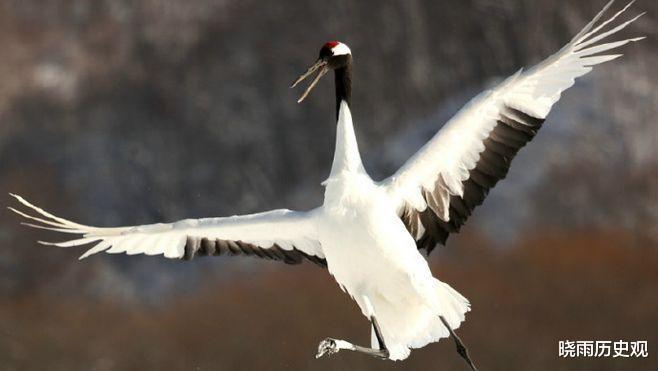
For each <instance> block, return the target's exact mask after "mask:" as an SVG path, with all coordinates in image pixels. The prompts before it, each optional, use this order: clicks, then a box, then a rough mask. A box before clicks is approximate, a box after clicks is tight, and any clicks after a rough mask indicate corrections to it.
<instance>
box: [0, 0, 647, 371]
mask: <svg viewBox="0 0 658 371" xmlns="http://www.w3.org/2000/svg"><path fill="white" fill-rule="evenodd" d="M611 5H612V2H610V3H608V4H607V5H606V6H605V7H604V9H603V10H602V11H601V12H600V13H599V14H598V15H597V16H596V17H595V18H594V19H593V20H592V21H591V22H590V23H589V24H587V25H586V26H585V28H584V29H583V30H582V31H580V33H578V34H577V35H576V36H575V37H574V38H573V39H572V40H571V42H569V43H568V44H567V45H566V46H565V47H564V48H562V49H561V50H560V51H559V52H557V53H556V54H554V55H552V56H551V57H549V58H548V59H546V60H544V61H543V62H542V63H540V64H539V65H537V66H535V67H534V68H531V69H529V70H527V71H523V70H521V71H519V72H517V73H515V74H514V75H513V76H511V77H509V78H508V79H507V80H505V81H504V82H502V83H501V84H500V85H498V86H497V87H495V88H494V89H492V90H488V91H485V92H483V93H481V94H480V95H478V96H477V97H475V98H474V99H473V100H472V101H471V102H470V103H468V104H467V105H466V106H465V107H464V108H463V109H462V110H461V111H460V112H459V113H457V115H456V116H455V117H453V118H452V119H451V120H450V121H449V122H448V123H446V124H445V125H444V126H443V128H441V130H440V131H439V132H438V133H437V134H436V135H435V136H434V137H433V138H432V139H431V140H430V141H429V142H428V143H427V144H426V145H425V146H424V147H423V148H421V149H420V150H419V151H418V152H417V153H416V154H415V155H414V156H413V157H412V158H411V159H409V160H408V161H407V162H406V163H405V164H404V166H402V168H400V169H399V170H398V171H397V172H396V173H395V174H394V175H393V176H391V177H390V178H388V179H386V180H384V181H381V182H377V181H374V180H372V179H371V178H370V176H369V175H368V174H367V173H366V171H365V170H364V167H363V165H362V162H361V157H360V154H359V149H358V146H357V141H356V137H355V135H354V128H353V124H352V113H351V108H352V106H351V88H352V53H351V51H350V48H349V47H348V46H347V45H345V44H344V43H341V42H336V41H332V42H328V43H326V44H324V46H323V47H322V48H321V50H320V56H319V58H318V59H317V61H316V63H315V64H314V65H313V66H312V67H310V68H309V69H308V71H307V72H306V73H304V74H303V75H302V76H301V77H300V78H299V79H297V81H295V83H294V84H293V85H292V87H294V86H295V85H297V84H298V83H299V82H300V81H302V80H304V79H305V78H307V77H308V76H310V75H311V74H313V73H314V72H317V76H316V77H315V79H314V80H313V81H312V83H311V84H310V86H309V87H308V88H307V89H306V91H305V92H304V94H303V95H302V96H301V98H300V99H299V102H301V101H302V100H303V99H304V98H306V96H307V95H308V93H309V92H310V91H311V89H313V87H314V86H315V85H316V84H317V83H318V81H319V80H320V78H321V77H322V76H324V75H325V74H326V73H328V72H329V71H331V70H333V71H334V73H335V86H336V112H337V117H338V120H337V133H336V149H335V154H334V159H333V165H332V168H331V174H330V175H329V178H328V179H327V180H326V181H325V182H324V183H323V185H324V186H325V195H324V203H323V204H322V206H320V207H318V208H316V209H313V210H311V211H307V212H300V211H290V210H273V211H267V212H263V213H258V214H251V215H242V216H230V217H223V218H207V219H197V220H193V219H186V220H181V221H178V222H175V223H169V224H152V225H142V226H133V227H118V228H101V227H92V226H87V225H83V224H78V223H74V222H72V221H69V220H67V219H63V218H60V217H57V216H55V215H53V214H50V213H48V212H46V211H45V210H42V209H40V208H38V207H36V206H34V205H32V204H31V203H29V202H28V201H26V200H25V199H23V198H22V197H20V196H17V195H12V196H14V197H15V198H16V199H17V200H18V201H19V202H20V203H21V204H23V205H24V206H26V207H27V208H29V209H31V210H32V211H33V212H36V214H37V216H34V215H30V214H27V213H25V212H23V211H19V210H16V209H14V208H10V209H11V210H13V211H15V212H16V213H18V214H20V215H21V216H23V217H25V218H27V219H28V220H29V221H30V222H28V223H24V224H26V225H29V226H31V227H35V228H43V229H48V230H53V231H57V232H62V233H71V234H77V235H82V237H80V238H76V239H72V240H68V241H65V242H57V243H49V242H41V243H43V244H46V245H54V246H60V247H72V246H80V245H86V244H91V245H92V246H91V248H90V249H88V250H87V251H86V252H85V253H84V254H83V255H82V256H81V257H80V258H81V259H82V258H85V257H88V256H89V255H92V254H96V253H99V252H107V253H110V254H113V253H123V252H125V253H126V254H128V255H134V254H146V255H159V254H164V256H165V257H167V258H173V259H191V258H192V257H194V256H197V255H221V254H228V255H239V254H244V255H253V256H257V257H260V258H265V259H274V260H282V261H283V262H285V263H289V264H297V263H300V262H301V261H302V260H304V259H307V260H310V261H312V262H314V263H316V264H318V265H320V266H323V267H326V268H327V269H328V270H329V273H331V274H332V275H333V276H334V278H335V279H336V281H337V282H338V284H339V285H340V287H341V288H342V289H343V290H344V291H346V292H348V293H349V294H350V295H351V297H352V298H353V299H354V300H355V301H356V302H357V304H358V305H359V307H360V309H361V311H362V313H363V315H364V316H366V317H367V318H368V319H369V320H370V322H371V329H372V331H371V333H372V336H371V339H372V340H371V343H372V344H371V348H367V347H362V346H357V345H353V344H351V343H349V342H347V341H344V340H336V339H330V338H327V339H325V340H323V341H322V342H321V343H320V345H319V348H318V354H317V357H320V356H322V355H324V354H331V353H335V352H338V351H339V350H341V349H346V350H352V351H358V352H363V353H366V354H369V355H372V356H375V357H379V358H383V359H390V360H403V359H405V358H407V357H408V356H409V353H410V349H412V348H420V347H423V346H425V345H427V344H429V343H432V342H436V341H438V340H439V339H441V338H444V337H448V336H453V338H454V340H455V343H456V344H457V349H458V351H459V353H460V355H462V357H464V358H465V359H466V361H467V362H468V364H469V365H470V367H471V368H473V369H475V365H474V364H473V362H472V361H471V359H470V357H469V356H468V354H467V351H466V349H465V347H464V346H463V344H462V343H461V341H460V340H459V338H458V337H457V336H456V334H455V333H454V330H455V329H457V328H458V327H459V326H460V324H461V322H463V321H464V318H465V317H464V316H465V313H466V312H468V311H469V310H470V304H469V301H468V300H467V299H466V298H464V297H463V296H462V295H461V294H459V293H458V292H457V291H455V290H454V289H453V288H451V287H450V286H449V285H448V284H446V283H444V282H441V281H439V280H438V279H436V278H434V277H433V276H432V273H431V272H430V269H429V266H428V264H427V261H426V260H425V258H423V256H422V255H421V253H420V251H419V250H420V249H425V250H426V251H427V253H429V252H430V251H432V249H433V248H434V247H435V246H436V245H437V244H439V243H441V244H445V241H446V239H447V238H448V235H449V234H450V233H454V232H457V231H459V229H460V227H461V226H462V224H464V222H465V221H466V219H467V218H468V216H469V215H470V214H471V212H472V211H473V209H474V208H475V207H476V206H478V205H480V204H481V203H482V202H483V200H484V198H485V197H486V195H487V193H488V191H489V189H490V188H492V187H493V186H494V185H495V184H496V183H497V182H498V181H499V180H501V179H503V178H504V177H505V175H506V174H507V171H508V169H509V166H510V162H511V160H512V158H513V157H514V156H515V155H516V153H517V152H518V151H519V149H520V148H521V147H523V146H524V145H525V144H526V143H527V142H528V141H530V140H531V139H532V138H533V137H534V136H535V134H536V133H537V130H539V128H540V127H541V125H542V123H543V122H544V120H545V119H546V116H547V115H548V113H549V111H550V110H551V107H552V106H553V105H554V104H555V103H556V102H557V101H558V99H559V98H560V95H561V94H562V92H563V91H565V90H566V89H568V88H569V87H571V86H572V85H573V84H574V79H575V78H577V77H580V76H582V75H585V74H586V73H588V72H590V71H591V70H592V66H594V65H597V64H600V63H603V62H607V61H611V60H613V59H615V58H617V57H619V56H620V54H608V52H609V51H610V50H612V49H615V48H618V47H620V46H622V45H624V44H627V43H629V42H631V41H638V40H640V39H642V38H630V39H624V40H620V41H613V42H606V43H603V42H602V40H603V39H604V38H607V37H609V36H611V35H613V34H616V33H617V32H619V31H621V30H622V29H624V28H625V27H626V26H628V25H629V24H630V23H631V22H633V21H635V20H636V19H637V18H638V17H639V16H641V15H642V14H640V15H638V16H637V17H635V18H632V19H630V20H628V21H626V22H623V23H621V24H619V25H617V26H615V27H612V28H610V29H609V30H606V31H604V30H603V29H604V27H605V26H607V25H609V24H610V23H611V22H612V21H614V20H615V19H616V18H617V17H618V16H619V15H621V14H622V13H623V12H624V11H625V10H626V9H628V7H629V6H630V5H631V4H628V5H627V6H626V7H624V8H623V9H622V10H620V11H619V12H617V13H615V14H614V15H613V16H612V17H611V18H610V19H608V20H606V21H604V22H600V23H599V20H600V19H601V17H602V15H603V13H604V12H605V11H606V10H607V9H608V8H609V7H610V6H611Z"/></svg>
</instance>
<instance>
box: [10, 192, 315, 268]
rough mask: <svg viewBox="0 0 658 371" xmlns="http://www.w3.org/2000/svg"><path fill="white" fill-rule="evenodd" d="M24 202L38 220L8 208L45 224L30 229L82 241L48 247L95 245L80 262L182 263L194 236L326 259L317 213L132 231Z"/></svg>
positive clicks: (277, 212) (214, 220)
mask: <svg viewBox="0 0 658 371" xmlns="http://www.w3.org/2000/svg"><path fill="white" fill-rule="evenodd" d="M12 196H13V197H14V198H16V199H17V200H18V201H19V202H20V203H21V204H23V205H24V206H26V207H28V208H29V209H31V210H33V211H35V212H36V213H37V214H38V215H39V216H32V215H29V214H27V213H25V212H22V211H19V210H16V209H14V208H11V207H10V208H9V209H10V210H12V211H14V212H15V213H17V214H19V215H21V216H23V217H25V218H27V219H29V220H30V221H33V222H37V223H40V224H33V223H24V224H25V225H28V226H30V227H36V228H40V229H47V230H52V231H57V232H64V233H74V234H80V235H82V237H80V238H76V239H72V240H67V241H63V242H54V243H53V242H43V241H39V242H40V243H42V244H44V245H51V246H59V247H74V246H81V245H87V244H94V246H92V247H91V248H90V249H89V250H87V251H86V252H85V253H84V254H83V255H82V256H81V257H80V259H84V258H86V257H88V256H89V255H93V254H96V253H99V252H103V251H105V252H106V253H109V254H118V253H124V252H125V253H127V254H128V255H135V254H146V255H160V254H163V255H164V256H165V257H167V258H172V259H180V258H183V257H184V256H185V246H186V243H187V241H188V239H189V238H196V239H208V240H224V241H231V243H233V244H234V245H235V243H234V242H233V241H239V242H240V243H246V244H251V245H254V246H258V247H260V248H263V249H270V248H272V247H273V246H274V245H277V246H279V247H280V248H281V249H283V250H286V251H292V250H293V249H296V250H298V251H301V252H302V253H304V254H306V255H309V256H312V257H317V258H319V259H324V255H323V253H322V247H321V246H320V243H319V242H318V240H317V237H316V236H317V233H316V228H315V219H314V218H315V214H314V212H313V211H310V212H296V211H290V210H272V211H268V212H263V213H258V214H251V215H242V216H230V217H223V218H205V219H187V220H181V221H179V222H175V223H168V224H162V223H161V224H150V225H142V226H133V227H119V228H98V227H91V226H86V225H83V224H78V223H74V222H72V221H69V220H67V219H64V218H60V217H57V216H55V215H53V214H50V213H48V212H47V211H45V210H43V209H41V208H39V207H36V206H34V205H32V204H31V203H29V202H28V201H27V200H25V199H24V198H23V197H21V196H18V195H13V194H12Z"/></svg>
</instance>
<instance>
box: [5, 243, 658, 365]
mask: <svg viewBox="0 0 658 371" xmlns="http://www.w3.org/2000/svg"><path fill="white" fill-rule="evenodd" d="M455 245H458V246H454V247H451V248H448V249H441V250H440V251H438V254H436V256H432V258H431V261H432V263H433V270H434V272H435V274H436V275H438V276H439V277H441V278H442V279H443V280H444V281H446V282H449V283H451V284H452V285H453V286H454V287H455V288H457V289H458V290H459V291H461V292H462V293H464V294H465V295H466V296H467V297H469V298H470V299H471V301H472V304H473V311H472V312H471V313H470V314H469V315H468V320H467V322H466V323H465V325H464V326H463V328H462V329H461V330H460V331H459V332H460V333H461V334H462V337H463V338H464V340H465V341H466V342H467V344H469V345H470V347H471V349H472V350H471V351H472V353H473V355H474V357H475V359H476V360H477V361H478V363H479V364H480V365H481V366H482V369H485V370H614V369H632V370H650V369H655V361H653V359H652V358H649V359H611V358H609V359H578V360H574V359H561V358H559V357H558V356H557V343H558V341H559V340H565V339H571V340H608V339H610V340H619V339H624V340H648V341H649V352H650V355H652V351H653V347H655V344H658V324H657V322H656V320H657V319H658V315H657V314H656V313H658V297H657V290H656V289H657V284H656V283H657V282H658V270H656V267H657V266H658V250H657V249H655V248H648V247H646V246H639V245H637V244H636V243H635V242H634V241H633V239H632V238H631V236H627V235H624V234H623V233H612V232H601V231H583V232H578V233H577V232H574V233H571V234H568V235H564V234H563V235H559V234H541V235H532V236H530V237H528V238H526V239H523V240H522V241H521V242H519V243H518V244H517V245H516V246H514V247H512V248H510V249H507V250H505V251H498V250H496V249H495V248H493V249H492V248H491V247H488V246H487V243H486V241H483V240H477V239H474V238H470V239H469V238H461V239H460V240H459V241H458V242H457V243H456V244H455ZM96 259H102V257H97V258H96ZM237 259H239V258H237ZM188 264H189V263H188ZM192 264H194V263H192ZM253 265H254V266H253V267H252V268H253V269H248V270H247V271H245V272H243V273H241V274H239V275H236V274H233V275H221V274H212V273H211V272H208V279H207V281H205V282H204V284H203V287H202V288H199V289H198V290H196V291H194V292H192V293H190V294H188V295H182V296H179V297H177V298H175V299H172V300H171V302H169V303H168V304H167V305H163V306H147V305H137V306H126V305H121V304H120V303H117V302H113V301H111V300H107V301H92V300H90V299H89V298H86V297H85V296H84V295H79V296H76V295H72V294H70V293H69V294H66V295H62V296H59V295H52V294H40V295H25V296H20V295H17V296H15V297H13V298H6V299H8V300H3V301H2V303H1V304H0V318H2V319H3V320H2V322H1V324H0V326H1V328H0V331H1V333H2V336H0V339H1V340H0V359H1V360H2V363H3V369H8V370H10V369H16V370H43V369H44V367H46V368H47V369H49V370H165V369H166V370H278V369H288V370H297V369H305V370H309V369H313V370H323V369H326V370H338V369H343V370H345V369H347V370H366V369H373V370H374V369H377V370H383V369H401V368H404V369H405V370H416V369H418V370H427V369H428V367H431V368H433V369H444V370H449V369H450V370H462V369H465V365H464V364H462V360H461V359H459V358H458V356H457V355H456V353H455V352H454V349H453V345H452V343H451V342H449V341H441V342H440V343H438V344H433V345H430V346H428V347H426V348H424V349H422V350H418V351H415V352H413V353H412V355H411V357H410V359H409V360H407V361H406V362H405V363H391V362H382V361H377V360H372V359H369V358H366V357H364V356H361V355H358V354H339V355H337V356H334V357H331V358H329V359H322V360H315V359H314V358H313V355H314V352H315V346H316V344H317V342H318V341H319V340H321V339H322V338H323V337H325V336H335V337H344V338H347V339H351V340H355V341H357V342H360V343H366V342H367V340H368V325H367V322H366V320H365V319H364V318H362V317H361V315H360V313H359V311H358V309H357V308H356V306H355V305H354V304H353V303H352V302H351V301H350V300H349V298H348V297H347V296H346V295H344V294H342V293H341V292H340V290H339V289H338V288H337V287H336V285H335V283H334V282H333V281H332V279H331V277H330V276H329V275H327V274H326V272H325V271H324V270H322V269H319V268H316V267H313V266H311V265H310V264H306V265H303V266H301V267H286V266H282V265H277V264H270V263H259V262H256V261H254V262H253Z"/></svg>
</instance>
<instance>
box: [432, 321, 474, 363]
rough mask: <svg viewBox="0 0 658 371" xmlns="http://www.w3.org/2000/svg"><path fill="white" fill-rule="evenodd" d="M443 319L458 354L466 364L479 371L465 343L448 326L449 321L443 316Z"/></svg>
mask: <svg viewBox="0 0 658 371" xmlns="http://www.w3.org/2000/svg"><path fill="white" fill-rule="evenodd" d="M439 318H440V319H441V322H443V325H444V326H445V327H446V328H447V329H448V331H450V336H451V337H452V339H453V340H454V341H455V345H456V346H457V353H459V355H460V356H461V357H462V358H464V360H466V363H468V365H469V366H471V369H472V370H473V371H477V367H475V363H473V361H472V360H471V357H470V356H469V355H468V349H466V346H464V343H463V342H462V339H460V338H459V336H457V334H456V333H455V331H453V329H452V328H451V327H450V325H449V324H448V321H446V319H445V318H444V317H443V316H439Z"/></svg>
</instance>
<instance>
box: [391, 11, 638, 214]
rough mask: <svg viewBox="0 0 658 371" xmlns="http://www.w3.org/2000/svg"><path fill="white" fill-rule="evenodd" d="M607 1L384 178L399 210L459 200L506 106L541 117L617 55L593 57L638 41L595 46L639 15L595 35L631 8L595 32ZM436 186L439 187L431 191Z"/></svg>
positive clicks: (614, 16) (454, 118) (467, 106)
mask: <svg viewBox="0 0 658 371" xmlns="http://www.w3.org/2000/svg"><path fill="white" fill-rule="evenodd" d="M612 3H613V2H612V1H611V2H610V3H608V4H607V5H606V6H605V8H604V9H603V10H602V11H601V12H600V13H599V14H598V15H597V16H596V17H595V18H594V19H593V20H592V21H591V22H590V23H589V24H588V25H587V26H585V28H584V29H583V30H582V31H581V32H580V33H579V34H578V35H576V37H575V38H574V39H573V40H572V41H571V42H570V43H569V44H567V45H566V46H565V47H564V48H562V49H561V50H560V51H559V52H557V53H556V54H554V55H552V56H551V57H549V58H547V59H546V60H545V61H543V62H542V63H540V64H539V65H537V66H535V67H534V68H532V69H529V70H527V71H526V72H523V71H522V70H521V71H519V72H517V73H516V74H514V75H513V76H511V77H509V78H508V79H507V80H505V81H504V82H503V83H501V84H500V85H499V86H497V87H496V88H495V89H493V90H490V91H485V92H483V93H481V94H480V95H478V96H477V97H475V98H474V99H472V100H471V102H469V103H468V104H467V105H466V106H465V107H464V108H462V110H461V111H460V112H458V113H457V114H456V115H455V117H453V118H452V119H451V120H450V121H449V122H448V123H446V124H445V125H444V126H443V128H442V129H441V130H440V131H439V132H438V133H437V134H436V135H435V136H434V137H433V138H432V139H431V140H430V141H429V142H428V143H427V144H426V145H425V146H424V147H423V148H421V149H420V150H419V151H418V152H417V153H416V154H415V155H414V156H413V157H411V158H410V159H409V160H408V161H407V162H406V163H405V164H404V165H403V166H402V167H401V168H400V169H399V170H398V171H397V172H396V173H395V174H394V175H393V176H391V177H390V178H388V179H386V180H384V181H383V182H382V183H381V184H382V186H384V187H386V188H387V190H388V192H389V195H390V196H391V197H392V199H393V200H394V201H395V202H396V204H397V206H398V210H399V211H400V212H402V210H404V208H405V205H410V206H411V207H413V208H414V209H416V210H418V211H423V210H425V209H426V207H427V202H428V201H427V200H425V199H424V197H423V195H424V194H425V193H430V194H434V195H435V197H440V198H441V200H438V201H440V203H443V204H446V203H447V202H448V200H449V198H450V196H459V197H461V196H463V192H464V187H463V182H464V181H465V180H467V179H468V178H469V171H470V170H472V169H473V168H475V166H476V164H477V162H478V160H479V159H480V153H481V152H483V151H484V150H485V147H484V144H483V141H484V139H486V138H487V137H488V135H489V133H490V132H491V131H492V130H493V128H494V127H495V126H496V120H497V119H498V117H499V115H500V114H501V112H502V111H503V109H504V107H505V106H507V107H511V108H514V109H516V110H519V111H521V112H523V113H526V114H528V115H530V116H533V117H535V118H539V119H544V118H546V116H547V115H548V113H549V111H550V110H551V107H552V106H553V105H554V104H555V102H557V101H558V100H559V99H560V95H561V94H562V92H563V91H564V90H566V89H568V88H569V87H571V86H572V85H573V84H574V80H575V79H576V78H577V77H580V76H582V75H585V74H586V73H588V72H590V71H591V70H592V66H594V65H597V64H600V63H604V62H607V61H610V60H613V59H615V58H618V57H619V56H621V54H604V55H600V54H598V53H603V52H607V51H610V50H612V49H615V48H618V47H620V46H622V45H625V44H627V43H629V42H633V41H638V40H641V39H643V37H638V38H629V39H624V40H620V41H616V42H609V43H604V44H597V42H599V41H601V40H602V39H604V38H606V37H608V36H611V35H613V34H615V33H617V32H619V31H621V30H622V29H624V28H625V27H626V26H628V25H629V24H630V23H632V22H633V21H635V20H636V19H637V18H639V17H640V16H641V15H642V14H644V13H642V14H640V15H638V16H636V17H634V18H632V19H630V20H629V21H626V22H624V23H622V24H620V25H619V26H616V27H614V28H612V29H610V30H609V31H606V32H600V33H599V31H601V30H602V29H603V27H604V26H606V25H608V24H609V23H610V22H612V21H613V20H615V19H616V18H617V17H618V16H619V15H621V14H622V13H623V12H624V11H625V10H627V9H628V7H629V6H630V5H631V4H632V3H630V4H628V5H627V6H625V7H624V8H623V9H622V10H620V11H619V12H617V13H616V14H615V15H613V16H612V17H611V18H610V19H608V20H607V21H605V22H602V23H601V24H600V25H598V26H597V27H596V28H594V25H595V24H596V22H597V21H598V20H599V19H600V18H601V16H602V15H603V13H604V12H605V11H606V10H607V9H608V8H609V7H610V6H611V5H612ZM437 187H441V188H442V189H436V188H437ZM437 209H439V207H437ZM439 214H441V215H437V216H438V217H439V218H440V219H442V220H443V221H448V220H449V215H448V209H447V208H445V209H444V210H441V212H439Z"/></svg>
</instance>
